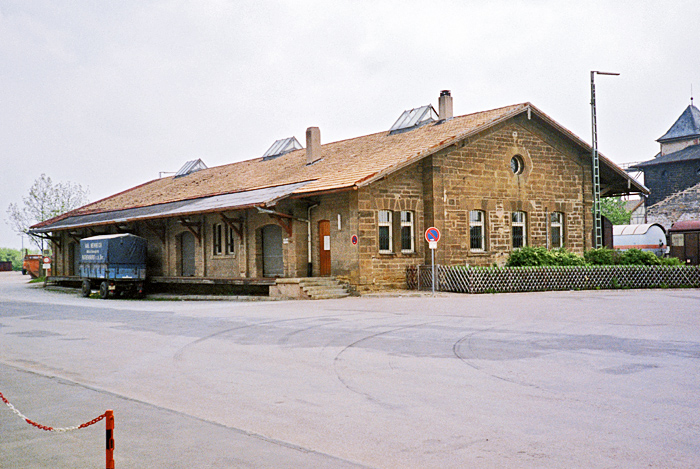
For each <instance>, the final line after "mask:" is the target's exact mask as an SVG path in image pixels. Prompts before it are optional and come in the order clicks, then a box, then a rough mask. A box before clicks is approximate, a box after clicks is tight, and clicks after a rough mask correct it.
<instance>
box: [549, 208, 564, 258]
mask: <svg viewBox="0 0 700 469" xmlns="http://www.w3.org/2000/svg"><path fill="white" fill-rule="evenodd" d="M549 224H550V227H549V232H550V235H551V242H552V248H554V249H558V248H561V247H563V246H564V214H563V213H561V212H552V213H550V214H549Z"/></svg>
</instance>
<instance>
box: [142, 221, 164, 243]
mask: <svg viewBox="0 0 700 469" xmlns="http://www.w3.org/2000/svg"><path fill="white" fill-rule="evenodd" d="M143 224H144V225H145V226H146V228H148V230H149V231H150V232H151V233H153V234H154V235H156V236H157V237H158V239H160V242H161V244H163V246H165V227H162V228H161V229H159V228H158V227H157V226H155V225H153V224H152V223H151V222H150V221H148V220H145V221H144V222H143Z"/></svg>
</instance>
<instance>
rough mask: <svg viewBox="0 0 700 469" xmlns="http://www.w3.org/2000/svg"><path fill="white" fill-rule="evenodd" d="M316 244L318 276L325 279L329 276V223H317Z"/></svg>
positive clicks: (323, 221)
mask: <svg viewBox="0 0 700 469" xmlns="http://www.w3.org/2000/svg"><path fill="white" fill-rule="evenodd" d="M318 244H319V245H318V253H319V269H320V271H319V275H321V277H327V276H329V275H330V274H331V222H330V221H328V220H321V221H319V222H318Z"/></svg>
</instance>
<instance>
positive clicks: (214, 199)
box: [29, 181, 310, 235]
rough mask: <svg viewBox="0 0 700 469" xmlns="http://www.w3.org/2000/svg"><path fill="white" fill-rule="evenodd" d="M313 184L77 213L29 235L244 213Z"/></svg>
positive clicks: (270, 204) (35, 230) (33, 229)
mask: <svg viewBox="0 0 700 469" xmlns="http://www.w3.org/2000/svg"><path fill="white" fill-rule="evenodd" d="M309 182H310V181H304V182H299V183H295V184H286V185H283V186H274V187H266V188H262V189H253V190H250V191H244V192H234V193H231V194H221V195H215V196H211V197H202V198H198V199H192V200H182V201H178V202H171V203H166V204H159V205H149V206H146V207H136V208H129V209H124V210H115V211H109V212H100V213H88V214H83V215H81V214H77V215H74V216H68V217H65V218H62V219H59V220H57V221H56V222H54V223H48V224H45V225H43V226H40V227H36V228H32V229H30V230H29V234H34V235H38V234H44V233H50V232H54V231H62V230H70V229H77V228H85V227H91V226H100V225H115V224H126V223H130V222H133V221H145V220H154V219H158V218H173V217H186V216H189V215H196V214H203V213H213V212H223V211H227V210H241V209H245V208H252V207H271V206H274V205H275V204H277V202H279V201H280V200H282V199H284V198H286V197H289V196H290V195H291V194H292V193H294V191H296V190H298V189H301V188H302V187H304V186H305V185H307V184H308V183H309Z"/></svg>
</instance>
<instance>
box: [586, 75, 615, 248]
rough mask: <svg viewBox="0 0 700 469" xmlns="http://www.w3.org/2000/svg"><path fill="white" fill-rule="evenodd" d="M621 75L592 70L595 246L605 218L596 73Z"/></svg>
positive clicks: (598, 245)
mask: <svg viewBox="0 0 700 469" xmlns="http://www.w3.org/2000/svg"><path fill="white" fill-rule="evenodd" d="M596 74H598V75H619V73H613V72H599V71H596V70H592V71H591V127H592V134H593V135H592V140H593V142H592V144H591V173H592V176H593V248H595V249H598V248H599V247H601V246H602V245H603V220H602V215H601V213H600V158H599V156H598V122H597V118H596V111H595V79H594V77H595V75H596Z"/></svg>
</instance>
